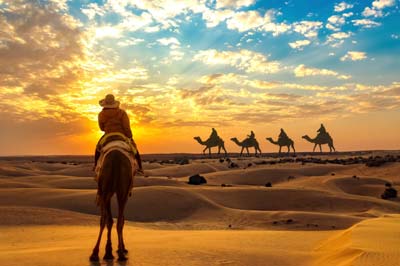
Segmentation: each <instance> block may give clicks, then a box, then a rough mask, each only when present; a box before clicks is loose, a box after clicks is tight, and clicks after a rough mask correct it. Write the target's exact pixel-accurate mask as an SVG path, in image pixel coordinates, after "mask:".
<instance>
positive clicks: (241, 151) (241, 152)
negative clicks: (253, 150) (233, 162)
mask: <svg viewBox="0 0 400 266" xmlns="http://www.w3.org/2000/svg"><path fill="white" fill-rule="evenodd" d="M243 150H244V147H242V149H241V150H240V155H239V156H240V157H242V154H243Z"/></svg>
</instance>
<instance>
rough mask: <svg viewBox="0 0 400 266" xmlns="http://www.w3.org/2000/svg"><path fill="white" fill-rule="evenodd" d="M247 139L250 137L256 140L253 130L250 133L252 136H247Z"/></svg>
mask: <svg viewBox="0 0 400 266" xmlns="http://www.w3.org/2000/svg"><path fill="white" fill-rule="evenodd" d="M247 137H248V138H249V139H254V138H255V135H254V132H253V130H252V131H251V132H250V135H247Z"/></svg>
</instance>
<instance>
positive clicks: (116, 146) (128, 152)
mask: <svg viewBox="0 0 400 266" xmlns="http://www.w3.org/2000/svg"><path fill="white" fill-rule="evenodd" d="M114 150H118V151H120V152H121V153H122V154H123V155H125V156H126V157H127V158H128V159H129V161H130V163H131V168H132V185H133V178H134V176H135V174H136V171H137V169H138V164H137V162H136V159H135V157H134V155H133V153H132V148H131V146H130V145H129V144H128V143H126V142H125V141H122V140H115V141H111V142H109V143H107V144H106V145H105V146H104V147H103V148H102V149H101V154H100V157H99V160H98V162H97V165H96V168H95V173H96V175H95V180H96V182H98V181H99V177H100V174H101V170H102V168H103V163H104V159H105V158H106V157H107V155H108V154H109V153H110V152H111V151H114ZM131 188H132V187H131Z"/></svg>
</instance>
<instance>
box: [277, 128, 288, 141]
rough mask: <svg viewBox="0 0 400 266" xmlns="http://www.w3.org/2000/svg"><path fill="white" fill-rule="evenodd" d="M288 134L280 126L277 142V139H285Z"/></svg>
mask: <svg viewBox="0 0 400 266" xmlns="http://www.w3.org/2000/svg"><path fill="white" fill-rule="evenodd" d="M288 138H289V137H288V135H287V134H286V132H285V130H283V128H281V133H279V137H278V142H279V140H285V139H288Z"/></svg>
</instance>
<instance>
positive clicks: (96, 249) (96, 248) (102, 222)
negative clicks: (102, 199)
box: [89, 203, 106, 261]
mask: <svg viewBox="0 0 400 266" xmlns="http://www.w3.org/2000/svg"><path fill="white" fill-rule="evenodd" d="M105 226H106V213H105V210H104V204H103V203H101V217H100V232H99V236H98V238H97V242H96V245H95V246H94V248H93V252H92V255H91V256H90V258H89V259H90V261H99V246H100V242H101V236H102V235H103V231H104V227H105Z"/></svg>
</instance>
